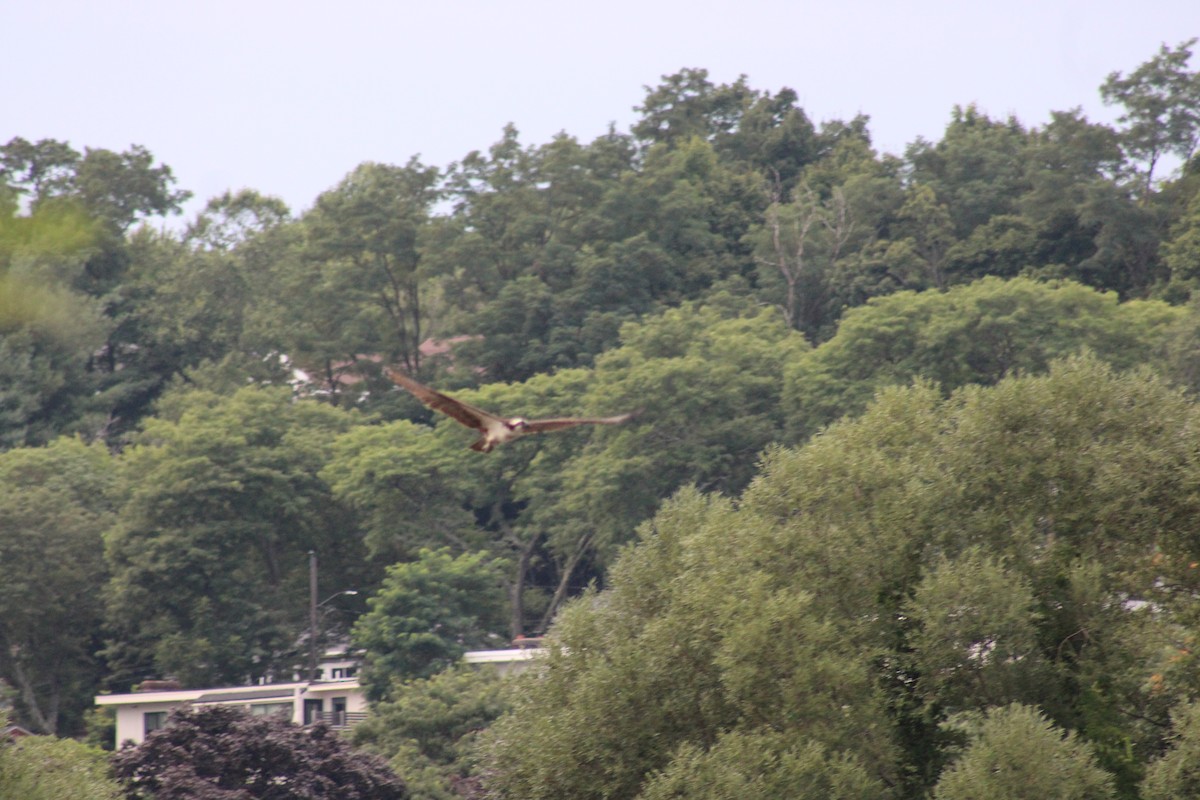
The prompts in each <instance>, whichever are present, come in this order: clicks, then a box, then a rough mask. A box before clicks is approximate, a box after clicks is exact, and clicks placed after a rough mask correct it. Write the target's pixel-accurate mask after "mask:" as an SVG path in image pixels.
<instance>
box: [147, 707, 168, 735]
mask: <svg viewBox="0 0 1200 800" xmlns="http://www.w3.org/2000/svg"><path fill="white" fill-rule="evenodd" d="M142 722H143V724H144V733H145V734H146V735H147V736H149V735H150V732H151V731H156V730H158V729H159V728H161V727H162V726H163V725H166V724H167V712H165V711H147V712H146V713H145V714H144V715H143V716H142Z"/></svg>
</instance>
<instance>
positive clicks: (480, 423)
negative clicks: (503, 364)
mask: <svg viewBox="0 0 1200 800" xmlns="http://www.w3.org/2000/svg"><path fill="white" fill-rule="evenodd" d="M383 371H384V373H385V374H386V375H387V376H388V377H389V378H391V379H392V381H393V382H394V383H395V384H396V385H397V386H401V387H403V388H405V389H407V390H408V391H410V392H412V393H413V394H414V395H415V396H416V398H417V399H418V400H420V401H421V402H422V403H424V404H425V405H427V406H429V407H430V408H432V409H433V410H434V411H440V412H442V413H443V414H445V415H446V416H448V417H451V418H452V419H455V420H457V421H458V422H461V423H462V424H463V425H466V426H467V427H468V428H473V429H475V430H477V431H479V434H480V436H479V438H478V439H477V440H475V443H474V444H472V445H471V449H472V450H478V451H479V452H481V453H490V452H491V451H492V448H493V447H495V446H496V445H498V444H504V443H505V442H511V441H512V440H513V439H519V438H520V437H522V436H527V435H528V434H531V433H545V432H547V431H557V430H561V429H562V428H571V427H574V426H575V425H620V424H621V423H622V422H625V421H627V420H629V419H631V418H632V417H633V414H621V415H620V416H617V417H554V418H552V419H525V418H524V417H498V416H496V415H495V414H491V413H489V412H487V411H483V410H482V409H478V408H475V407H474V406H469V405H467V404H466V403H464V402H462V401H461V400H455V399H454V398H453V397H450V396H448V395H444V394H442V393H441V392H435V391H434V390H433V389H430V388H429V387H428V386H425V385H423V384H420V383H417V382H416V381H414V380H413V379H412V378H410V377H408V376H407V375H405V374H404V373H403V372H400V371H399V370H394V369H392V368H391V367H384V368H383Z"/></svg>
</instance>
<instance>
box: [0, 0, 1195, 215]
mask: <svg viewBox="0 0 1200 800" xmlns="http://www.w3.org/2000/svg"><path fill="white" fill-rule="evenodd" d="M2 6H3V7H0V42H3V45H2V46H0V74H3V75H4V76H5V80H4V81H3V83H2V86H3V93H2V98H3V99H2V101H0V143H2V142H7V141H8V140H9V139H10V138H12V137H13V136H23V137H24V138H26V139H29V140H37V139H41V138H54V139H60V140H66V141H69V142H70V143H71V144H72V145H73V146H74V147H75V148H76V149H78V150H81V151H82V149H83V148H84V147H85V146H90V147H106V148H109V149H113V150H123V149H125V148H127V147H128V146H129V145H130V144H134V143H136V144H141V145H145V146H146V147H147V148H149V150H150V151H151V152H152V153H153V154H154V155H155V157H156V159H158V160H159V161H162V162H165V163H166V164H168V165H169V166H170V167H171V168H172V169H173V170H174V173H175V176H176V178H177V179H178V184H177V187H178V188H184V189H190V190H191V191H193V192H195V194H196V199H195V200H193V201H192V203H190V204H189V208H188V212H189V213H188V215H189V216H191V215H192V214H194V213H195V211H197V210H198V209H199V208H200V207H202V206H203V203H204V202H205V201H206V200H207V199H208V198H209V197H212V196H214V195H217V194H220V193H221V192H223V191H225V190H226V189H238V188H241V187H250V188H254V189H257V190H259V191H261V192H264V193H266V194H273V195H277V196H279V197H281V198H283V199H284V200H285V201H286V202H287V203H288V204H289V205H290V206H291V208H292V210H293V212H297V213H298V212H300V211H303V210H304V209H306V208H308V207H310V206H311V205H312V203H313V201H314V200H315V199H316V197H317V195H318V194H319V193H321V192H322V191H324V190H326V189H328V188H330V187H332V186H333V185H335V184H336V183H337V182H338V181H339V180H341V178H342V177H344V176H345V175H346V173H348V172H349V171H350V170H351V169H353V168H354V167H355V166H356V165H358V164H359V163H361V162H363V161H381V162H387V163H404V162H405V161H407V160H408V159H409V157H410V156H412V155H414V154H420V156H421V158H422V160H423V161H424V162H425V163H427V164H433V165H437V166H443V167H444V166H446V165H448V164H449V163H450V162H452V161H456V160H458V159H461V158H462V157H463V156H464V155H466V154H467V153H468V152H470V151H471V150H484V149H486V148H487V147H488V146H489V145H491V144H492V143H493V142H495V141H496V140H498V139H499V138H500V133H501V129H502V128H503V126H504V125H505V123H507V122H513V123H514V124H516V126H517V128H518V129H519V130H520V132H521V140H522V142H523V143H525V144H527V145H528V144H542V143H544V142H547V141H549V139H550V138H551V137H552V136H553V135H554V134H555V133H557V132H559V131H566V132H567V133H569V134H572V135H574V136H576V137H578V138H579V139H581V140H582V141H585V142H587V141H590V140H591V139H593V138H594V137H596V136H598V135H600V134H602V133H603V132H604V131H605V129H606V128H607V126H608V124H609V123H610V122H614V123H616V125H617V127H618V128H619V129H621V130H627V129H628V127H629V125H630V124H631V123H632V121H633V120H635V119H636V118H637V114H636V112H634V111H633V106H635V105H638V104H639V103H640V102H641V100H642V99H643V97H644V94H645V91H644V89H643V87H644V86H647V85H650V86H655V85H657V84H658V83H659V82H660V78H661V76H663V75H665V74H670V73H674V72H677V71H679V70H680V69H682V68H684V67H703V68H706V69H708V70H709V73H710V78H711V79H712V80H713V81H714V82H715V83H727V82H731V81H733V80H735V79H736V78H737V76H738V75H739V74H741V73H745V74H746V75H747V76H748V77H749V82H750V85H751V86H752V87H754V88H756V89H761V90H766V91H770V92H772V93H774V92H776V91H778V90H779V89H780V88H782V87H784V86H788V87H791V88H793V89H795V90H796V92H797V93H798V94H799V97H800V104H801V105H802V106H803V107H804V109H805V111H806V112H807V113H808V115H809V116H810V117H811V118H812V119H813V120H814V121H815V122H820V121H823V120H827V119H834V118H842V119H849V118H850V117H852V116H853V115H855V114H856V113H859V112H863V113H866V114H869V115H870V117H871V125H870V129H871V132H872V135H873V138H874V141H875V144H876V146H877V147H878V148H879V149H881V150H884V151H888V152H894V153H899V152H901V151H902V150H903V148H904V146H905V145H906V144H907V143H909V142H911V141H912V140H913V139H915V138H916V137H917V136H924V137H925V138H928V139H933V140H936V139H938V138H940V136H941V132H942V130H943V129H944V127H945V124H946V121H947V120H948V119H949V116H950V112H951V109H952V107H953V106H954V105H955V104H960V105H966V104H968V103H972V102H974V103H976V104H978V105H979V106H980V107H981V108H982V109H983V110H984V111H986V112H987V113H989V114H991V115H993V116H1006V115H1008V114H1010V113H1011V114H1015V115H1016V116H1017V117H1018V118H1019V119H1020V120H1021V121H1022V122H1024V123H1026V124H1028V125H1037V124H1041V123H1044V122H1045V121H1046V120H1047V119H1048V115H1049V112H1050V111H1051V110H1063V109H1068V108H1073V107H1075V106H1082V107H1083V109H1084V112H1085V113H1087V115H1088V116H1089V117H1090V118H1091V119H1094V120H1103V121H1112V120H1113V119H1114V118H1115V116H1116V111H1115V110H1114V109H1110V108H1106V107H1104V106H1103V105H1102V104H1101V103H1100V99H1099V93H1098V88H1099V86H1100V84H1101V83H1102V82H1103V81H1104V78H1105V77H1106V76H1107V75H1108V73H1109V72H1112V71H1113V70H1120V71H1122V72H1126V73H1127V72H1129V71H1131V70H1132V69H1134V68H1136V67H1137V65H1138V64H1140V63H1142V62H1143V61H1145V60H1147V59H1148V58H1150V57H1151V56H1153V55H1154V54H1155V53H1156V52H1157V50H1158V47H1159V46H1160V45H1161V44H1163V43H1167V44H1169V45H1171V46H1175V45H1176V44H1178V43H1179V42H1181V41H1184V40H1185V39H1189V38H1191V37H1192V36H1197V35H1200V0H1003V2H996V1H993V2H986V0H984V1H983V2H973V1H972V0H912V1H911V2H896V1H892V2H886V1H885V0H840V2H839V0H822V1H821V2H816V1H815V0H793V1H792V2H787V0H738V1H737V2H733V1H732V0H690V1H689V0H640V2H633V1H631V0H608V1H607V2H589V3H579V2H570V0H557V2H554V1H553V0H530V1H528V2H522V0H508V2H504V3H501V2H483V0H426V2H423V3H413V2H403V1H401V0H394V1H393V2H383V1H382V0H377V1H375V2H370V1H369V0H340V1H337V0H334V1H332V2H331V1H330V0H325V2H314V1H313V0H209V2H203V3H200V2H188V0H176V1H172V0H4V2H3V3H2ZM1192 67H1193V68H1194V69H1200V52H1198V53H1197V56H1196V57H1194V58H1193V61H1192Z"/></svg>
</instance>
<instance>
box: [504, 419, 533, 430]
mask: <svg viewBox="0 0 1200 800" xmlns="http://www.w3.org/2000/svg"><path fill="white" fill-rule="evenodd" d="M508 427H509V428H511V429H512V430H514V431H523V430H525V429H526V428H527V427H529V421H528V420H527V419H525V418H524V417H512V418H510V419H509V420H508Z"/></svg>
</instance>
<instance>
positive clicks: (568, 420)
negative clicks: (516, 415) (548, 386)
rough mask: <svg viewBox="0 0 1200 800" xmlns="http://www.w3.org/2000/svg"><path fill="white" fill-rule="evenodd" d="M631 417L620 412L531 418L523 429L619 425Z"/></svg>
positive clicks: (542, 430) (540, 430) (539, 431)
mask: <svg viewBox="0 0 1200 800" xmlns="http://www.w3.org/2000/svg"><path fill="white" fill-rule="evenodd" d="M632 418H633V414H621V415H620V416H617V417H553V418H551V419H531V420H529V421H528V422H526V423H525V430H526V431H528V432H530V433H545V432H546V431H557V430H561V429H563V428H571V427H574V426H575V425H620V424H621V423H622V422H628V421H629V420H630V419H632Z"/></svg>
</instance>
